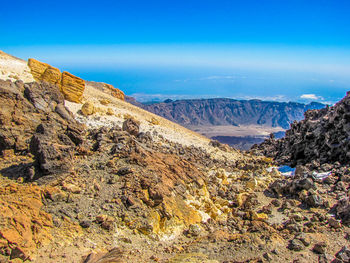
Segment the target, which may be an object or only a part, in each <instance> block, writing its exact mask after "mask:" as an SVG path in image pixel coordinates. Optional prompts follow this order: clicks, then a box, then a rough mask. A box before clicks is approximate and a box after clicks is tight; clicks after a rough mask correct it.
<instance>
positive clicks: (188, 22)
mask: <svg viewBox="0 0 350 263" xmlns="http://www.w3.org/2000/svg"><path fill="white" fill-rule="evenodd" d="M1 8H2V12H1V16H0V28H1V34H0V49H2V50H3V51H5V52H8V53H11V54H13V55H15V56H19V57H22V58H25V59H26V58H28V57H36V58H38V59H41V60H43V61H45V62H48V63H51V64H53V65H55V66H58V67H59V68H61V69H65V70H69V71H71V72H72V73H75V74H78V75H80V76H82V77H84V78H85V79H90V80H98V81H105V82H109V83H112V84H114V85H115V86H117V87H119V88H121V89H123V90H124V91H125V92H126V93H127V94H136V96H138V97H139V98H141V97H142V98H145V97H147V98H153V97H157V96H159V97H162V96H164V97H167V96H168V97H171V96H173V97H182V96H185V97H191V96H196V97H201V96H203V97H214V96H215V97H237V98H238V97H239V98H244V97H245V98H253V97H259V98H267V99H280V100H289V99H292V100H304V101H308V99H312V98H315V99H318V100H323V101H335V100H337V99H339V98H341V97H342V96H343V95H344V94H345V91H346V90H350V15H349V14H350V1H347V0H341V1H339V0H338V1H337V0H327V1H325V0H318V1H314V0H307V1H306V0H279V1H277V0H270V1H267V0H266V1H265V0H255V1H253V0H250V1H249V0H244V1H243V0H242V1H235V0H231V1H229V0H227V1H226V0H216V1H214V0H212V1H209V0H200V1H197V0H187V1H182V0H177V1H164V0H163V1H154V0H147V1H133V0H128V1H125V0H123V1H122V0H116V1H105V0H101V1H3V2H2V5H1ZM157 94H160V95H157ZM305 94H306V95H305ZM311 94H313V95H314V96H312V95H311ZM301 96H302V97H301Z"/></svg>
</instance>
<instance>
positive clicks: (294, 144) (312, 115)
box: [254, 93, 350, 168]
mask: <svg viewBox="0 0 350 263" xmlns="http://www.w3.org/2000/svg"><path fill="white" fill-rule="evenodd" d="M254 148H255V149H256V150H258V151H261V152H262V153H263V154H264V155H266V156H271V157H274V158H275V159H276V160H278V161H279V162H280V163H285V164H289V165H292V166H296V165H297V164H310V163H312V164H313V166H314V167H315V168H317V167H319V165H320V164H325V163H335V162H339V163H341V164H348V163H349V162H350V93H347V95H346V96H345V97H344V98H343V99H342V100H341V101H340V102H338V103H337V104H335V105H334V106H333V107H327V108H325V109H321V110H311V111H307V112H306V113H305V119H304V120H302V121H300V122H294V123H293V124H292V125H291V128H290V129H289V130H288V131H287V132H286V135H285V137H284V138H282V139H279V140H275V139H274V138H273V137H272V138H270V139H268V140H266V141H265V142H264V143H263V144H261V145H259V146H258V145H257V146H255V147H254Z"/></svg>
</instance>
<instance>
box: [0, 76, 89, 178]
mask: <svg viewBox="0 0 350 263" xmlns="http://www.w3.org/2000/svg"><path fill="white" fill-rule="evenodd" d="M0 105H1V114H0V123H1V126H0V152H1V151H2V150H5V149H14V150H15V151H16V152H17V151H19V152H29V151H30V152H31V153H32V154H33V155H34V159H35V161H36V163H35V166H36V168H37V169H32V170H28V171H27V173H26V174H23V175H21V176H23V177H26V178H27V179H28V180H35V179H37V178H39V177H41V176H43V175H50V174H55V175H59V174H62V173H66V172H69V171H70V169H71V167H72V160H73V158H72V156H73V155H74V152H75V148H76V146H78V145H81V144H82V143H83V141H84V140H83V136H82V133H83V131H84V130H85V127H84V126H83V125H82V124H79V123H78V122H77V121H75V120H74V118H73V115H72V113H71V112H70V111H69V110H68V109H67V108H66V107H65V106H64V97H63V95H62V94H61V92H60V91H59V88H58V87H57V86H56V85H52V84H49V83H47V82H32V83H26V84H23V82H21V81H16V82H15V83H13V82H10V81H2V80H0ZM34 171H35V174H34Z"/></svg>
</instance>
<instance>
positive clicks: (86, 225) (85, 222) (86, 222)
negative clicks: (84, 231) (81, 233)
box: [80, 220, 91, 228]
mask: <svg viewBox="0 0 350 263" xmlns="http://www.w3.org/2000/svg"><path fill="white" fill-rule="evenodd" d="M80 226H81V227H83V228H89V227H90V226H91V221H90V220H83V221H81V222H80Z"/></svg>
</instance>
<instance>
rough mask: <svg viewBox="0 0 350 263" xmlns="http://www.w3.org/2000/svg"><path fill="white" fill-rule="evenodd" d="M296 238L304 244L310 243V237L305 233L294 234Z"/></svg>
mask: <svg viewBox="0 0 350 263" xmlns="http://www.w3.org/2000/svg"><path fill="white" fill-rule="evenodd" d="M296 238H297V239H299V240H300V241H301V242H302V243H303V244H304V246H309V245H310V244H311V238H310V236H308V235H307V234H305V233H300V234H298V235H297V236H296Z"/></svg>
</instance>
